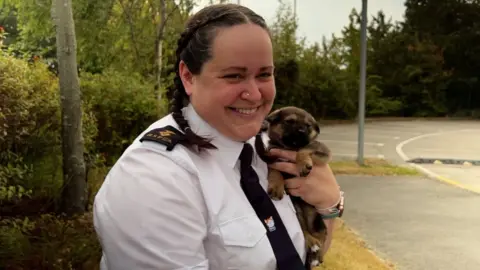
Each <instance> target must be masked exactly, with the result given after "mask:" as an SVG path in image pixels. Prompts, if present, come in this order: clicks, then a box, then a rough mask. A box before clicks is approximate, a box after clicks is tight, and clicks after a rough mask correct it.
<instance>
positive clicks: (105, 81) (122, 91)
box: [81, 70, 165, 164]
mask: <svg viewBox="0 0 480 270" xmlns="http://www.w3.org/2000/svg"><path fill="white" fill-rule="evenodd" d="M81 88H82V99H83V101H84V103H85V104H87V105H86V106H87V107H88V108H89V109H90V111H91V113H92V115H93V117H94V118H95V119H96V123H97V126H96V129H97V130H98V131H100V132H98V133H97V136H96V137H94V144H95V145H94V149H95V151H96V152H97V153H99V154H101V156H102V157H103V158H105V159H106V161H107V164H111V163H112V162H114V161H115V160H116V158H117V157H118V156H119V155H120V154H121V153H122V152H123V150H124V149H125V148H126V147H127V146H128V145H129V144H130V143H132V141H133V140H134V139H135V137H136V136H138V134H140V132H141V131H142V130H143V129H145V128H146V127H147V126H149V125H150V124H151V123H153V122H154V121H155V120H157V119H158V118H159V117H161V116H162V115H163V114H164V113H165V110H164V108H162V107H160V106H159V105H158V102H157V99H156V97H155V94H154V91H153V84H151V83H149V82H148V81H146V80H145V79H143V78H142V77H141V76H140V75H138V74H132V73H129V74H128V73H124V72H118V71H112V70H107V71H104V72H103V73H101V74H93V75H92V74H82V76H81Z"/></svg>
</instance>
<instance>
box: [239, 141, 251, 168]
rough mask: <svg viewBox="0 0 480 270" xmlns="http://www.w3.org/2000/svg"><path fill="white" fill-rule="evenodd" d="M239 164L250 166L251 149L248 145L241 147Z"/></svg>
mask: <svg viewBox="0 0 480 270" xmlns="http://www.w3.org/2000/svg"><path fill="white" fill-rule="evenodd" d="M239 159H240V162H241V165H242V167H243V166H250V165H251V164H252V159H253V147H252V146H251V145H250V144H249V143H245V144H244V145H243V149H242V153H240V158H239Z"/></svg>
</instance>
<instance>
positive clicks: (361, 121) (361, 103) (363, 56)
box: [357, 0, 368, 165]
mask: <svg viewBox="0 0 480 270" xmlns="http://www.w3.org/2000/svg"><path fill="white" fill-rule="evenodd" d="M367 6H368V3H367V0H362V21H361V30H360V32H361V33H360V39H361V49H360V85H359V91H358V157H357V162H358V164H359V165H364V160H363V157H364V140H365V138H364V137H365V136H364V133H365V89H366V77H367Z"/></svg>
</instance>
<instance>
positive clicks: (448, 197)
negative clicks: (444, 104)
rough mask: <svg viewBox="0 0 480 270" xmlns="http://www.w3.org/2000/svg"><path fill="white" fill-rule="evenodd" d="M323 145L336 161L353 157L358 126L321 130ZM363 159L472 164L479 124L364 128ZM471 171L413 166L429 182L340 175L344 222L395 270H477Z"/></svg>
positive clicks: (476, 173)
mask: <svg viewBox="0 0 480 270" xmlns="http://www.w3.org/2000/svg"><path fill="white" fill-rule="evenodd" d="M321 140H323V141H325V142H326V143H327V144H328V145H329V146H330V147H331V148H332V150H333V153H334V158H336V159H344V158H347V159H351V158H355V157H356V154H357V125H353V124H349V125H336V126H325V127H323V128H322V132H321ZM365 155H366V157H377V158H385V159H387V160H389V161H391V162H393V163H396V164H402V165H406V164H407V163H406V162H405V161H406V160H411V159H418V158H422V159H432V160H443V161H444V163H445V162H447V161H449V160H450V159H459V160H461V159H463V160H470V161H471V163H472V164H475V163H474V161H475V160H480V121H477V122H475V121H457V122H454V121H405V122H373V123H367V124H366V125H365ZM468 164H469V163H467V164H466V165H464V164H463V162H460V164H458V165H446V164H415V165H413V166H417V168H419V169H420V170H422V171H423V172H425V173H427V174H428V175H429V176H431V177H432V178H427V177H361V176H358V177H352V176H338V181H339V183H340V185H341V186H342V189H343V190H344V191H345V192H346V208H345V215H344V220H345V221H346V222H347V224H348V225H349V226H350V227H352V228H353V229H354V230H356V231H357V232H358V233H359V234H360V235H361V236H362V237H363V238H364V239H365V240H366V241H367V243H368V244H369V245H370V246H372V247H373V248H374V249H375V251H376V252H377V253H379V254H380V255H384V256H385V257H386V258H387V259H389V260H391V261H392V262H394V263H396V264H397V265H398V266H399V269H408V270H417V269H418V270H420V269H421V270H430V269H432V270H443V269H445V270H457V269H458V270H470V269H480V251H479V247H480V230H479V229H478V224H480V211H478V205H480V166H469V165H468ZM433 179H436V180H433ZM437 180H441V181H437ZM442 181H443V182H444V183H442ZM445 183H448V184H450V185H446V184H445ZM452 185H455V186H459V187H462V188H463V189H461V188H456V187H453V186H452ZM471 191H473V192H471Z"/></svg>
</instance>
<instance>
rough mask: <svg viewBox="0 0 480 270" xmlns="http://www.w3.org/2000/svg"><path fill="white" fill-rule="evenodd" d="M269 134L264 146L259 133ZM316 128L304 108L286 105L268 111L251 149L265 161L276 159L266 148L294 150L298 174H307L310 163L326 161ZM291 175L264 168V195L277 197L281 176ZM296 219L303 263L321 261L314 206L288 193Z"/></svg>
mask: <svg viewBox="0 0 480 270" xmlns="http://www.w3.org/2000/svg"><path fill="white" fill-rule="evenodd" d="M262 132H266V133H267V135H268V137H269V145H268V148H267V149H266V148H265V145H264V144H263V141H262V138H261V134H262ZM319 133H320V127H319V125H318V123H317V122H316V120H315V118H314V117H313V116H312V115H311V114H310V113H308V112H307V111H305V110H303V109H300V108H297V107H293V106H289V107H283V108H280V109H278V110H275V111H273V112H272V113H270V114H269V115H268V116H267V118H266V120H265V122H264V125H263V126H262V130H261V132H260V133H259V134H258V135H257V137H256V140H255V148H256V151H257V153H258V155H259V156H260V158H261V159H262V160H264V161H265V162H266V163H273V162H276V161H279V160H277V159H275V158H273V157H271V156H269V155H268V154H267V152H268V149H271V148H280V149H286V150H293V151H297V156H296V161H295V163H296V165H297V169H298V174H299V175H300V176H307V175H308V174H309V173H310V171H311V170H312V168H313V166H315V165H317V164H325V163H328V162H329V161H330V159H331V152H330V149H329V148H328V147H327V146H326V145H325V144H323V143H321V142H319V141H318V140H317V138H318V135H319ZM291 177H294V176H293V175H289V174H286V173H283V172H280V171H277V170H274V169H271V168H269V171H268V191H267V192H268V194H269V196H270V197H271V198H272V199H273V200H280V199H282V198H283V194H284V193H285V182H284V179H287V178H291ZM291 200H292V202H293V204H294V207H295V209H296V212H297V218H298V220H299V222H300V226H301V227H302V230H303V234H304V236H305V242H306V250H307V263H308V264H310V265H311V266H312V267H314V266H317V265H318V264H320V263H322V262H323V256H322V249H323V245H324V243H325V239H326V234H327V231H326V226H325V223H324V222H323V219H322V218H321V217H320V215H319V214H318V213H317V211H316V209H315V207H313V206H312V205H310V204H308V203H306V202H305V201H303V200H302V199H301V198H300V197H295V196H291Z"/></svg>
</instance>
